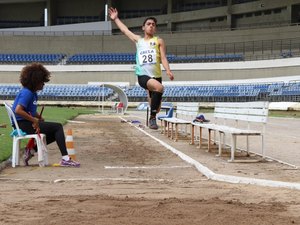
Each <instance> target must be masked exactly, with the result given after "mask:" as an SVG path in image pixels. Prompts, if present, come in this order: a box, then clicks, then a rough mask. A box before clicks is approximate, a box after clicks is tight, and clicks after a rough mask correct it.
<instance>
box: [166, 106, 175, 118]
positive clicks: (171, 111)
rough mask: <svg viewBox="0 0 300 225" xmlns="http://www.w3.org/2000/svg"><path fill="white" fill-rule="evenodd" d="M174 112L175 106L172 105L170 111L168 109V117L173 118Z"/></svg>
mask: <svg viewBox="0 0 300 225" xmlns="http://www.w3.org/2000/svg"><path fill="white" fill-rule="evenodd" d="M173 112H174V108H173V107H171V108H170V109H169V111H168V113H167V115H166V117H168V118H172V117H173Z"/></svg>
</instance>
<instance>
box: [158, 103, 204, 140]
mask: <svg viewBox="0 0 300 225" xmlns="http://www.w3.org/2000/svg"><path fill="white" fill-rule="evenodd" d="M198 110H199V103H195V102H189V103H177V107H176V113H175V116H173V117H172V118H162V119H161V120H162V122H163V123H162V124H163V133H164V134H167V136H168V137H171V139H173V138H174V137H173V133H175V139H174V140H175V141H177V140H178V126H179V125H185V126H186V129H185V131H186V132H187V126H188V125H190V124H191V123H192V122H193V119H195V118H196V116H197V114H198ZM174 125H175V132H174ZM170 126H171V127H170Z"/></svg>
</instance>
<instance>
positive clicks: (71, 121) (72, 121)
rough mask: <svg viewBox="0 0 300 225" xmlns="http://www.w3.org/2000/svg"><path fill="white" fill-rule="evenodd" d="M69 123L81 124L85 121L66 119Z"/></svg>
mask: <svg viewBox="0 0 300 225" xmlns="http://www.w3.org/2000/svg"><path fill="white" fill-rule="evenodd" d="M67 121H68V122H69V123H79V124H82V123H85V122H83V121H77V120H67Z"/></svg>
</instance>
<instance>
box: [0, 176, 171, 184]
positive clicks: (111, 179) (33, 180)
mask: <svg viewBox="0 0 300 225" xmlns="http://www.w3.org/2000/svg"><path fill="white" fill-rule="evenodd" d="M0 180H2V181H21V182H24V181H26V182H41V183H63V182H72V181H122V182H148V181H157V182H174V181H173V180H169V179H148V178H118V177H116V178H112V177H107V178H106V177H100V178H66V179H56V180H38V179H18V178H16V179H14V178H0Z"/></svg>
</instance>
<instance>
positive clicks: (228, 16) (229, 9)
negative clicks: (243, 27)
mask: <svg viewBox="0 0 300 225" xmlns="http://www.w3.org/2000/svg"><path fill="white" fill-rule="evenodd" d="M231 5H232V0H228V2H227V27H228V28H229V29H232V28H233V25H232V12H231Z"/></svg>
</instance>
